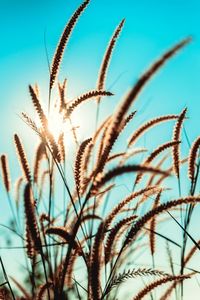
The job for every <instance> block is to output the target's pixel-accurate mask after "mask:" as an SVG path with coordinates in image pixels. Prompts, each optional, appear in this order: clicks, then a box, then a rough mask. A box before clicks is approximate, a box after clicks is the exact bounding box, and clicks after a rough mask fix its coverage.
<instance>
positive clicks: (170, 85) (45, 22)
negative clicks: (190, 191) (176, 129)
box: [0, 0, 200, 217]
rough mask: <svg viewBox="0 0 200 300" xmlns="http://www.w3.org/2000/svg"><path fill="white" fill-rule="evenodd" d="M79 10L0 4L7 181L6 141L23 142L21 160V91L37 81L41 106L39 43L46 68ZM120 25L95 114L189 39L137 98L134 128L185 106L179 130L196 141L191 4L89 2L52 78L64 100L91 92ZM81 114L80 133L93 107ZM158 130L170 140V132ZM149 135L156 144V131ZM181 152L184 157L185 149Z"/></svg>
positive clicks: (0, 144) (175, 0)
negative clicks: (107, 95) (104, 95)
mask: <svg viewBox="0 0 200 300" xmlns="http://www.w3.org/2000/svg"><path fill="white" fill-rule="evenodd" d="M80 3H81V1H77V0H73V1H72V0H57V1H54V0H48V1H47V0H35V1H33V0H29V1H25V0H21V1H14V0H0V37H1V46H0V90H1V93H0V120H1V126H0V153H8V154H9V158H10V164H11V166H13V170H12V172H13V174H15V173H17V172H18V171H19V170H18V169H17V168H18V166H17V165H16V157H15V152H14V145H13V134H14V133H15V132H18V133H20V135H21V136H22V137H23V138H24V144H25V148H26V149H27V150H28V156H29V157H30V156H31V149H32V147H34V142H35V140H34V134H32V133H31V132H30V130H29V129H27V128H26V125H25V124H24V123H23V122H22V121H21V119H20V117H19V114H20V113H21V111H27V112H31V111H32V106H31V100H30V96H29V93H28V85H29V84H35V83H36V82H37V83H38V85H39V87H40V88H41V95H42V98H43V102H44V104H47V98H48V97H47V95H48V94H47V90H48V80H49V74H48V64H47V57H46V54H45V44H46V47H47V52H48V56H49V59H50V61H51V59H52V57H53V54H54V50H55V48H56V45H57V43H58V40H59V37H60V34H61V33H62V31H63V28H64V26H65V24H66V22H67V21H68V19H69V17H70V16H71V15H72V13H73V12H74V10H75V9H76V8H77V7H78V6H79V5H80ZM123 18H125V19H126V22H125V26H124V28H123V31H122V34H121V36H120V38H119V40H118V42H117V46H116V49H115V51H114V54H113V57H112V61H111V64H110V68H109V72H108V77H107V82H106V86H107V88H108V89H109V88H111V92H113V93H114V94H115V96H114V97H113V99H111V100H110V99H107V100H106V101H109V103H107V105H103V104H102V108H101V115H102V116H104V115H105V114H108V113H109V112H110V111H113V110H115V108H116V106H117V104H118V102H119V100H120V99H121V98H122V97H123V95H124V94H126V93H127V91H128V90H129V89H130V88H131V86H132V85H133V83H134V82H135V81H136V80H137V78H138V77H139V76H140V74H141V73H142V72H143V71H144V70H145V69H146V68H147V67H148V66H149V65H150V64H151V63H152V62H153V61H154V60H155V59H156V58H158V57H159V56H160V55H161V54H162V53H164V51H166V50H167V49H168V48H170V47H171V46H172V45H174V44H175V43H176V42H178V41H180V40H181V39H183V38H185V37H187V36H192V38H193V41H192V43H191V44H190V45H188V46H187V47H186V48H184V49H183V50H182V51H181V52H180V53H179V54H178V55H176V56H175V57H174V58H172V59H171V61H169V62H168V63H167V65H165V66H164V67H163V69H162V70H161V71H160V72H159V74H158V75H156V76H155V78H154V79H153V80H152V81H151V82H150V83H149V84H148V86H147V87H146V88H145V90H144V92H143V93H142V94H141V96H140V97H139V99H138V101H137V103H136V109H137V110H138V119H136V125H135V126H137V124H138V123H139V122H141V121H144V120H146V119H147V118H151V117H153V116H158V115H161V114H171V113H180V111H181V110H182V109H183V108H184V107H188V117H189V119H188V120H187V124H186V129H187V133H188V136H189V139H190V140H191V141H192V140H193V139H194V138H195V137H197V135H198V134H199V112H200V105H199V101H200V99H199V98H200V84H199V78H200V26H199V25H200V24H199V23H200V21H199V20H200V1H199V0H190V1H187V0H166V1H160V0H140V1H135V0H123V1H120V0H91V3H90V4H89V6H88V8H87V9H86V11H85V12H84V13H83V15H82V17H81V18H80V20H79V22H78V24H77V26H76V27H75V30H74V32H73V35H72V37H71V39H70V42H69V44H68V46H67V49H66V51H65V54H64V58H63V63H62V66H61V70H60V73H59V79H61V80H63V79H64V78H65V77H67V79H68V82H69V87H68V95H69V98H73V97H75V96H78V95H79V94H81V93H83V92H86V91H88V90H90V89H94V88H95V84H96V81H97V75H98V70H99V67H100V64H101V59H102V57H103V53H104V51H105V49H106V46H107V43H108V41H109V39H110V36H111V35H112V33H113V31H114V29H115V28H116V26H117V25H118V24H119V22H120V21H121V20H122V19H123ZM83 112H84V113H85V114H88V116H89V117H88V116H87V118H84V116H81V117H80V118H82V123H84V126H85V130H86V132H87V131H89V130H90V128H91V127H92V126H91V122H93V121H94V106H92V104H91V107H89V108H88V110H87V109H86V110H83ZM80 115H81V111H80V112H79V116H80ZM163 128H165V127H163ZM129 130H130V131H131V130H132V129H131V128H130V129H129ZM165 130H166V131H165V133H166V135H167V136H169V138H170V134H171V132H170V131H167V129H165ZM156 134H157V135H159V137H160V138H162V135H163V129H160V130H158V131H157V133H156ZM156 140H157V139H156ZM152 146H153V144H152ZM183 147H184V149H183V151H185V149H187V145H186V143H185V144H184V146H183ZM15 168H16V170H17V171H15ZM0 200H1V199H0ZM0 217H1V214H0ZM2 217H3V214H2Z"/></svg>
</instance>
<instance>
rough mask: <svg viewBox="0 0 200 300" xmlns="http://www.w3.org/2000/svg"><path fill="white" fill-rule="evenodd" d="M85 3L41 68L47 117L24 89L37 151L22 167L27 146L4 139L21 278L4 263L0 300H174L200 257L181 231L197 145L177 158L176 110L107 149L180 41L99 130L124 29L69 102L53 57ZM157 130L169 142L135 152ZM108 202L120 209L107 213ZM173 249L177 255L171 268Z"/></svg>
mask: <svg viewBox="0 0 200 300" xmlns="http://www.w3.org/2000/svg"><path fill="white" fill-rule="evenodd" d="M89 3H90V1H89V0H86V1H85V2H83V4H82V5H81V6H80V7H78V8H77V10H76V11H75V12H74V14H73V15H72V17H71V19H70V20H69V22H68V23H67V24H66V26H65V28H64V31H63V33H62V35H61V37H60V40H59V42H58V45H57V48H56V50H55V54H54V56H53V59H52V64H51V67H50V77H49V94H48V95H47V98H48V108H47V110H45V105H44V103H43V102H42V99H41V95H40V91H39V84H37V85H29V87H28V89H29V93H30V101H32V106H33V110H34V111H35V114H36V115H37V118H35V117H34V114H33V115H29V114H27V113H25V112H23V113H22V114H21V118H22V119H23V121H24V122H25V123H26V124H27V126H29V127H30V128H31V130H32V131H33V134H35V135H36V136H37V139H38V145H37V149H36V150H35V153H34V157H33V161H32V162H31V161H29V160H28V158H27V154H26V144H27V141H26V140H24V141H22V139H21V137H20V133H15V134H14V145H15V148H16V155H17V156H16V157H17V159H18V161H19V164H20V168H21V173H20V174H19V177H18V178H16V184H13V180H11V175H10V174H11V172H10V166H9V158H8V156H7V155H6V154H2V155H1V171H2V183H3V184H4V187H5V192H6V194H7V198H8V202H9V205H10V209H11V213H12V223H11V225H9V226H10V227H9V226H8V225H6V224H5V226H7V227H9V228H10V230H12V232H13V233H14V234H15V235H18V237H19V238H20V240H21V246H20V247H19V248H20V249H21V253H22V254H23V255H24V258H25V261H26V268H25V269H24V270H23V272H22V273H23V276H22V277H21V278H20V277H19V276H16V277H15V276H10V275H9V274H7V271H6V267H5V266H6V261H3V260H2V258H1V260H0V263H1V265H0V268H1V271H2V278H1V280H2V282H0V299H15V300H17V299H21V300H22V299H26V300H33V299H37V300H41V299H48V300H50V299H55V300H62V299H63V300H64V299H88V300H104V299H107V300H112V299H113V300H114V299H121V297H122V295H123V293H124V295H127V285H126V282H130V285H131V286H130V289H129V292H128V297H129V298H128V299H134V300H136V299H137V300H140V299H143V298H145V297H146V299H172V298H173V297H176V299H184V283H185V281H188V280H194V279H193V278H194V276H195V275H196V273H197V271H195V270H193V269H191V268H189V267H188V263H189V261H190V259H191V258H192V257H193V256H194V254H195V253H196V252H197V251H199V250H200V242H199V241H195V239H194V238H193V237H192V236H191V235H190V234H189V232H188V228H189V225H190V222H191V219H192V215H193V212H194V210H195V208H196V206H197V205H198V203H199V202H200V195H199V194H198V191H197V189H196V187H197V182H198V176H199V166H200V164H199V163H200V162H199V159H198V156H199V147H200V138H199V137H197V138H196V140H195V141H194V142H193V144H192V145H191V147H190V151H189V153H188V156H187V157H186V158H183V157H182V153H181V142H182V137H183V133H182V129H183V124H184V122H185V120H186V118H187V109H186V108H185V109H184V110H183V111H182V112H180V114H173V112H172V114H166V115H162V116H157V117H156V118H153V119H150V120H146V121H145V122H143V123H141V124H139V126H138V128H136V129H134V130H132V134H131V135H130V137H129V138H128V140H127V141H126V145H125V147H123V149H119V146H118V147H116V143H118V144H119V142H120V141H123V142H122V144H123V146H124V138H123V132H124V131H126V129H127V127H129V128H131V127H130V126H131V125H132V124H133V123H134V118H135V116H137V113H138V112H137V111H136V110H135V109H134V104H135V101H136V100H137V98H138V96H139V95H140V93H141V91H142V90H143V89H144V88H145V86H146V85H147V84H148V83H149V81H150V80H151V78H152V77H153V76H154V75H155V74H156V73H157V72H158V71H159V70H160V69H161V68H163V67H164V65H165V64H166V63H168V61H169V60H172V58H173V56H175V55H176V54H178V52H180V51H182V50H183V48H184V47H186V46H187V45H188V44H189V43H190V41H191V38H190V37H188V38H185V39H183V40H181V41H180V42H178V43H177V44H175V45H174V46H173V47H171V48H170V49H169V50H167V51H166V52H165V53H164V54H162V55H161V56H160V58H158V59H157V60H156V61H155V62H154V63H153V64H152V65H151V66H150V67H149V68H148V69H147V70H146V71H145V72H144V73H143V74H142V75H141V76H140V77H139V79H138V80H137V81H136V83H135V84H134V85H133V86H132V88H131V89H130V90H129V92H128V93H127V94H126V95H125V96H124V97H123V98H122V99H121V101H120V102H119V104H118V106H117V107H116V109H115V111H114V112H113V113H111V114H110V115H109V116H104V117H103V118H102V119H101V121H100V118H99V107H100V105H101V102H102V101H109V98H110V97H112V96H113V94H114V92H113V91H112V90H108V89H107V88H106V79H107V71H108V67H109V65H110V61H111V58H112V54H113V51H114V47H115V46H116V43H117V39H118V38H119V35H120V33H121V31H122V30H123V27H124V25H125V19H123V20H122V21H121V22H120V23H119V25H118V26H117V27H116V29H115V30H114V33H113V35H112V37H111V39H110V42H109V43H108V45H107V49H106V52H105V55H104V56H103V61H102V63H101V65H100V67H99V74H97V76H96V77H97V83H96V87H94V89H93V90H90V91H86V92H85V91H84V92H83V94H82V95H79V96H78V97H77V98H75V99H69V97H68V94H67V85H68V81H67V78H66V79H65V80H64V81H63V82H61V81H59V69H60V65H61V63H62V58H63V55H64V51H65V49H66V47H67V44H68V41H69V39H70V36H71V34H72V32H73V30H74V29H75V25H76V24H77V22H78V20H79V18H80V17H81V14H82V13H83V12H84V11H85V10H87V7H88V5H89ZM172 63H173V62H172ZM104 98H108V99H107V100H104ZM87 101H93V102H95V103H96V111H94V114H96V128H94V131H93V135H92V136H86V137H85V138H84V139H80V138H79V136H78V135H77V131H76V128H75V127H74V126H73V115H76V111H77V108H79V106H84V104H85V103H86V102H87ZM52 114H54V115H56V123H57V124H61V125H62V126H60V128H59V132H56V134H55V131H54V130H52V128H51V126H50V122H51V116H52ZM163 123H166V124H167V126H168V125H169V126H171V125H170V124H173V126H174V129H172V134H171V140H168V139H167V138H166V140H165V142H164V143H162V144H161V145H157V146H156V147H155V149H153V150H150V149H148V147H146V148H138V147H136V144H137V141H138V140H139V139H140V138H141V137H142V136H144V135H146V134H148V132H149V131H150V130H153V128H154V127H157V126H162V124H163ZM25 126H26V125H25ZM67 127H68V128H69V129H70V130H69V131H66V128H67ZM133 128H134V127H133ZM69 134H70V135H71V137H72V140H73V147H72V148H71V149H70V148H69V147H68V146H67V139H68V138H69ZM116 149H117V151H116ZM70 151H73V153H71V154H70V153H69V152H70ZM141 154H142V155H141ZM133 159H134V163H133ZM69 160H70V162H69ZM70 165H73V168H72V169H73V170H72V169H71V168H70ZM183 166H186V167H187V172H188V175H185V174H184V176H185V177H186V178H187V177H188V180H189V182H190V191H189V192H188V195H186V196H182V194H181V189H180V176H181V175H180V174H181V169H182V167H183ZM169 178H170V180H173V182H175V183H178V185H179V195H178V196H177V197H176V198H173V199H169V200H168V201H166V200H165V199H166V197H165V195H166V194H167V193H168V192H169V190H170V189H169V186H168V180H169ZM124 181H126V182H129V185H130V186H131V190H129V191H127V192H126V195H125V196H124V194H123V193H121V194H120V192H119V190H120V184H119V183H120V182H122V183H123V182H124ZM116 188H117V192H116ZM170 188H171V186H170ZM116 193H118V198H120V200H119V201H117V202H116V201H112V203H114V205H113V204H112V205H110V201H111V199H112V198H113V197H116ZM12 195H14V197H13V196H12ZM56 195H57V196H56ZM120 195H121V196H120ZM119 196H120V197H119ZM58 198H59V201H58ZM21 208H22V209H23V212H22V210H21ZM174 213H176V217H174ZM166 216H167V218H166ZM169 220H173V222H175V226H176V227H177V228H179V229H181V231H182V244H179V243H178V242H177V241H175V240H173V239H171V238H169V237H167V235H166V233H165V232H161V231H159V232H158V231H157V226H158V225H159V224H161V223H162V222H168V221H169ZM157 239H159V240H162V242H164V243H165V244H166V246H165V251H166V256H168V259H166V262H165V264H166V265H167V264H168V266H169V267H168V269H167V270H164V269H163V268H160V267H159V263H157V260H156V253H157V252H159V251H160V249H159V246H158V243H157ZM188 241H191V242H192V243H193V245H192V248H191V249H188V247H187V244H188ZM173 247H177V248H178V249H179V251H180V256H179V262H178V263H179V268H176V269H175V268H174V264H173V254H172V248H173ZM8 248H12V245H11V246H9V247H8ZM144 250H145V252H144ZM146 252H147V254H143V253H146ZM142 255H147V257H149V258H150V262H149V266H146V265H145V263H144V265H143V266H138V265H137V259H136V257H137V256H142ZM138 282H139V283H140V284H139V283H138ZM161 285H162V289H161V290H159V287H160V286H161ZM124 286H126V288H125V287H124ZM156 290H159V291H160V292H159V293H156ZM119 295H120V296H119ZM174 295H175V296H174ZM119 297H120V298H119Z"/></svg>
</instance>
